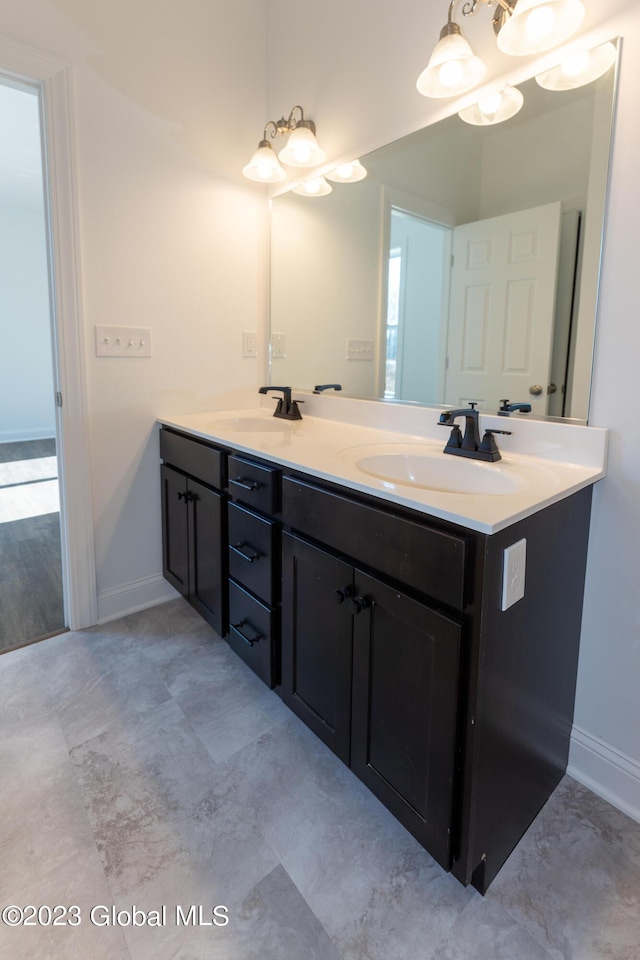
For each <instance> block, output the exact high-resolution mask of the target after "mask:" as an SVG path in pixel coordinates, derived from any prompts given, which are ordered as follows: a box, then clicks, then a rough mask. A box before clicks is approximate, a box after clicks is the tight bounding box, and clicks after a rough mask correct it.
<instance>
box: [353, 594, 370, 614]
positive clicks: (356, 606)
mask: <svg viewBox="0 0 640 960" xmlns="http://www.w3.org/2000/svg"><path fill="white" fill-rule="evenodd" d="M370 606H371V600H370V599H369V598H368V597H353V598H352V599H351V600H349V610H350V611H351V613H352V614H353V615H354V617H355V616H357V615H358V614H359V613H362V611H363V610H366V609H367V607H370Z"/></svg>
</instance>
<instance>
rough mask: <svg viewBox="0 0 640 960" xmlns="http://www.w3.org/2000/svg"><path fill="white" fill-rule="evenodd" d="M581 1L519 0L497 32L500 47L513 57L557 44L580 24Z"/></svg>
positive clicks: (536, 51)
mask: <svg viewBox="0 0 640 960" xmlns="http://www.w3.org/2000/svg"><path fill="white" fill-rule="evenodd" d="M585 12H586V11H585V8H584V4H583V3H582V0H517V2H516V4H515V6H513V8H512V10H511V14H510V15H506V17H505V19H504V21H503V22H502V25H501V27H500V32H499V33H498V37H497V43H498V48H499V49H500V50H502V52H503V53H508V54H510V55H511V56H515V57H518V56H525V57H526V56H530V55H532V54H536V53H544V51H545V50H550V49H551V48H552V47H557V46H559V45H560V44H561V43H564V41H565V40H568V39H569V37H571V36H573V34H574V33H576V31H577V30H578V28H579V27H580V24H581V23H582V21H583V19H584V15H585Z"/></svg>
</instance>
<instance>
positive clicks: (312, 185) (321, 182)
mask: <svg viewBox="0 0 640 960" xmlns="http://www.w3.org/2000/svg"><path fill="white" fill-rule="evenodd" d="M332 190H333V187H332V186H331V184H330V183H327V181H326V180H325V178H324V177H314V179H313V180H305V181H304V182H303V183H299V184H298V186H297V187H294V188H293V192H294V193H297V194H299V195H300V196H301V197H326V196H327V194H328V193H331V191H332Z"/></svg>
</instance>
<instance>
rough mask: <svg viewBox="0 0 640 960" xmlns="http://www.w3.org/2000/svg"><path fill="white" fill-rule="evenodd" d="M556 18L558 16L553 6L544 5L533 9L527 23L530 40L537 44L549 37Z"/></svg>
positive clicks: (526, 28)
mask: <svg viewBox="0 0 640 960" xmlns="http://www.w3.org/2000/svg"><path fill="white" fill-rule="evenodd" d="M555 20H556V17H555V14H554V12H553V10H552V9H551V7H547V6H544V7H538V8H537V9H536V10H532V11H531V13H530V14H529V16H528V17H527V22H526V24H525V30H526V33H527V37H528V38H529V40H531V41H532V42H533V43H536V44H537V43H540V41H541V40H544V39H545V38H546V37H548V36H549V35H550V33H551V32H552V31H553V27H554V24H555Z"/></svg>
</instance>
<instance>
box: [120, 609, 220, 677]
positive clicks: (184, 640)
mask: <svg viewBox="0 0 640 960" xmlns="http://www.w3.org/2000/svg"><path fill="white" fill-rule="evenodd" d="M121 622H122V623H123V624H125V625H126V627H127V629H128V631H129V634H130V636H131V637H133V638H134V639H135V640H136V642H137V644H138V647H139V649H140V651H141V652H142V653H143V654H144V655H145V656H146V657H148V658H149V660H151V661H152V662H154V663H156V664H158V665H162V664H168V663H170V662H171V661H172V660H174V659H175V658H181V657H183V656H184V655H185V654H187V655H190V654H192V653H193V652H194V650H196V649H198V648H203V649H211V647H212V645H214V644H215V642H216V641H219V640H220V637H219V636H218V634H217V633H216V631H215V630H214V629H213V628H212V627H210V626H209V624H208V623H206V622H205V621H204V620H203V619H202V617H201V616H200V615H199V614H198V613H196V611H195V610H194V609H193V607H192V606H190V604H188V603H187V601H186V600H183V599H182V598H181V597H180V598H178V599H176V600H170V601H169V602H168V603H163V604H161V605H160V606H157V607H150V608H149V609H147V610H141V611H140V612H139V613H133V614H131V615H130V616H128V617H126V619H125V620H124V621H121Z"/></svg>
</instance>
